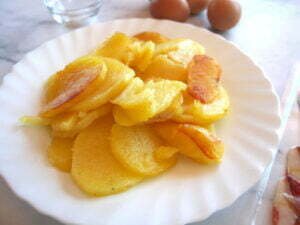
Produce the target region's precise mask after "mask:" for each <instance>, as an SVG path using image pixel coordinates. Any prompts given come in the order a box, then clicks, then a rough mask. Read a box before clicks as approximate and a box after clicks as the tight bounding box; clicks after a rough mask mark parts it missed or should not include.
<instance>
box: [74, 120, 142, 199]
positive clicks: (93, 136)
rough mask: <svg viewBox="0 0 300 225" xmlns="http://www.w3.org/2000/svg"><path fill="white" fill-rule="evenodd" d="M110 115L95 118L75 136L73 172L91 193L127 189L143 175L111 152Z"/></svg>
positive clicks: (105, 192) (101, 194)
mask: <svg viewBox="0 0 300 225" xmlns="http://www.w3.org/2000/svg"><path fill="white" fill-rule="evenodd" d="M112 125H113V119H112V118H111V116H108V117H103V118H101V119H99V120H97V121H95V122H94V123H93V124H92V125H91V126H89V127H88V128H86V129H85V130H84V131H82V132H81V133H80V134H79V135H78V136H77V138H76V140H75V143H74V147H73V163H72V169H71V175H72V177H73V179H74V181H75V182H76V183H77V184H78V186H79V187H80V189H82V190H83V191H84V192H86V193H87V194H90V195H95V196H103V195H111V194H115V193H118V192H121V191H125V190H127V189H129V188H130V187H132V186H133V185H135V184H137V183H139V182H140V181H141V180H142V179H143V176H140V175H136V174H134V173H132V172H130V171H128V170H126V169H125V168H124V167H123V166H122V165H121V164H120V163H119V162H118V161H117V160H116V159H115V158H114V156H113V155H112V153H111V147H110V140H109V137H110V132H111V127H112Z"/></svg>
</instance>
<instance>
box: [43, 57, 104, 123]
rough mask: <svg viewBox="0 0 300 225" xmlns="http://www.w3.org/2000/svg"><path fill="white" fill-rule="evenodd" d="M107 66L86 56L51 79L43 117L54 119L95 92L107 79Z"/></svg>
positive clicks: (46, 92) (47, 89) (46, 91)
mask: <svg viewBox="0 0 300 225" xmlns="http://www.w3.org/2000/svg"><path fill="white" fill-rule="evenodd" d="M106 71H107V69H106V65H105V64H104V62H103V60H101V59H100V58H99V57H94V56H84V57H81V58H79V59H77V60H75V61H74V62H72V63H70V64H69V65H67V66H66V67H65V68H64V69H63V70H62V71H59V72H58V73H56V74H54V75H53V76H52V77H50V78H49V80H48V82H47V84H46V87H45V103H44V106H43V107H42V110H41V112H40V116H42V117H48V118H49V117H53V116H55V115H57V114H59V113H62V112H63V111H65V110H66V109H68V108H70V107H71V106H72V105H74V104H76V103H78V102H79V101H80V100H82V99H84V98H85V97H87V96H88V95H89V94H91V93H92V92H94V91H95V90H96V89H97V87H98V85H99V84H100V83H102V82H103V80H104V79H105V77H106Z"/></svg>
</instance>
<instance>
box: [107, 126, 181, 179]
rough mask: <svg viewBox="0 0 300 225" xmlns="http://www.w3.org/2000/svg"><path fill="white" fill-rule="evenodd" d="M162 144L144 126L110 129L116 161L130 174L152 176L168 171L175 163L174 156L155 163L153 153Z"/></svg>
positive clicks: (114, 127)
mask: <svg viewBox="0 0 300 225" xmlns="http://www.w3.org/2000/svg"><path fill="white" fill-rule="evenodd" d="M163 144H164V143H163V142H162V140H160V138H158V137H157V136H156V135H155V133H154V132H153V131H152V130H151V129H150V128H148V127H146V126H133V127H122V126H120V125H117V124H115V125H114V126H113V128H112V136H111V146H112V152H113V154H114V156H115V157H116V158H117V159H118V161H119V162H120V163H121V164H122V165H123V166H125V167H126V168H127V169H128V170H131V171H132V172H135V173H138V174H141V175H143V176H154V175H157V174H159V173H162V172H164V171H166V170H167V169H169V168H170V167H171V166H173V165H174V164H175V163H176V157H175V156H174V154H172V156H174V157H169V158H167V157H166V159H165V160H160V161H157V160H156V159H155V151H156V150H157V149H159V148H160V147H161V146H162V145H163Z"/></svg>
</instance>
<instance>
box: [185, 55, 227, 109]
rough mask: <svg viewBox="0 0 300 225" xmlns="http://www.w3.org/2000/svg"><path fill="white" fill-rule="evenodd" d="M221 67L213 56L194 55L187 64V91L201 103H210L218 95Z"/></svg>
mask: <svg viewBox="0 0 300 225" xmlns="http://www.w3.org/2000/svg"><path fill="white" fill-rule="evenodd" d="M221 72H222V71H221V67H220V65H219V64H218V63H217V62H216V60H214V59H213V58H211V57H209V56H206V55H195V56H194V57H193V59H192V60H191V62H190V63H189V65H188V79H187V83H188V92H189V94H190V95H191V96H193V97H194V98H195V99H198V100H200V101H201V102H202V103H204V104H207V103H211V102H212V101H213V100H214V99H215V98H216V97H217V95H218V90H219V89H218V85H219V83H218V82H219V80H220V76H221Z"/></svg>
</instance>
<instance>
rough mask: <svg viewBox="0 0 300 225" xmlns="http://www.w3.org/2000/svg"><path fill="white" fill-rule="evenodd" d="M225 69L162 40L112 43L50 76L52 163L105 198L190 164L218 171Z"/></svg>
mask: <svg viewBox="0 0 300 225" xmlns="http://www.w3.org/2000/svg"><path fill="white" fill-rule="evenodd" d="M220 77H221V67H220V65H219V64H218V63H217V62H216V61H215V60H214V59H213V58H211V57H209V56H207V55H205V50H204V48H203V47H202V45H201V44H199V43H197V42H195V41H193V40H190V39H184V38H176V39H169V38H167V37H165V36H163V35H162V34H159V33H156V32H150V31H149V32H148V31H146V32H142V33H138V34H136V35H134V36H128V35H126V34H123V33H119V32H117V33H115V34H113V35H112V36H111V37H109V38H108V39H107V40H106V41H105V42H103V44H102V45H100V46H99V47H97V48H96V49H95V50H93V51H91V52H90V53H89V54H88V55H85V56H83V57H80V58H78V59H76V60H74V61H73V62H72V63H70V64H68V65H67V66H66V67H65V68H64V69H63V70H61V71H58V72H57V73H55V74H54V75H53V76H51V77H50V78H49V79H48V81H47V82H46V84H45V87H44V92H45V93H44V98H43V100H42V103H43V105H42V110H41V111H40V113H39V114H38V115H35V116H24V117H22V118H21V119H20V122H22V123H23V124H24V125H32V126H48V127H49V130H50V131H51V137H52V142H51V144H50V146H49V147H48V152H47V154H48V160H49V162H50V163H51V164H52V165H53V166H54V167H56V168H58V169H59V170H61V171H65V172H70V173H71V177H72V179H73V180H74V182H75V183H76V184H77V185H78V186H79V188H80V189H81V190H82V191H84V192H85V193H87V194H89V195H93V196H105V195H111V194H115V193H118V192H122V191H125V190H127V189H129V188H130V187H132V186H134V185H136V184H138V183H139V182H141V181H142V180H143V179H148V178H150V177H153V176H156V175H159V174H161V173H163V172H165V171H167V170H168V169H170V168H171V167H172V166H174V165H175V164H176V162H177V158H178V156H180V155H181V156H182V155H185V156H187V157H190V158H191V159H193V160H195V161H196V162H198V163H204V164H217V163H220V162H221V160H222V157H223V153H224V146H223V143H222V142H221V140H219V139H218V138H217V137H216V133H215V131H214V124H213V123H214V122H215V121H217V120H219V119H221V118H223V117H224V116H225V115H226V114H227V111H228V110H229V97H228V95H227V92H226V91H225V89H224V88H223V86H222V85H221V83H220Z"/></svg>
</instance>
